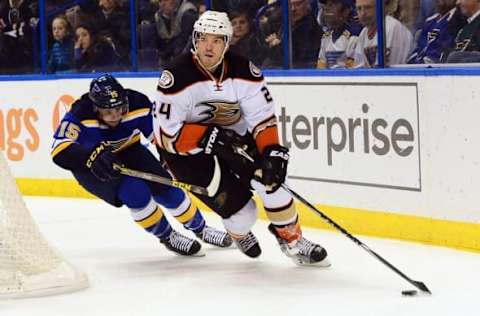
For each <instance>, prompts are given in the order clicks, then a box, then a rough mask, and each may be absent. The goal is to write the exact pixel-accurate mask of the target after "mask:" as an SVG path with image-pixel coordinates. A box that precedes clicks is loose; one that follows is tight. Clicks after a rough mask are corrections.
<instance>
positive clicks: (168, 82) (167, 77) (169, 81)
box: [158, 70, 175, 89]
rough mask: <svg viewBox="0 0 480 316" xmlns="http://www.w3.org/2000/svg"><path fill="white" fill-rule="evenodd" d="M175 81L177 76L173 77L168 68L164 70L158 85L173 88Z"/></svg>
mask: <svg viewBox="0 0 480 316" xmlns="http://www.w3.org/2000/svg"><path fill="white" fill-rule="evenodd" d="M174 83H175V78H174V77H173V74H172V73H171V72H170V71H168V70H164V71H163V72H162V75H161V76H160V79H158V86H159V87H160V88H162V89H168V88H171V87H172V86H173V84H174Z"/></svg>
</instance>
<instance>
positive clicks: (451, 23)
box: [0, 0, 480, 74]
mask: <svg viewBox="0 0 480 316" xmlns="http://www.w3.org/2000/svg"><path fill="white" fill-rule="evenodd" d="M384 1H385V2H384V4H385V15H386V17H385V23H384V24H385V29H384V33H385V37H384V38H385V47H386V49H385V56H384V60H385V65H387V66H393V65H402V64H430V63H466V62H480V17H478V16H479V15H480V0H384ZM281 2H282V1H274V0H212V1H211V5H212V9H214V10H218V11H226V12H227V13H228V14H229V17H230V19H231V21H232V25H233V30H234V33H233V38H232V41H231V47H230V49H231V50H232V51H234V52H237V53H239V54H241V55H243V56H245V57H247V58H249V59H251V60H252V61H253V62H254V63H255V64H257V65H258V66H259V67H262V68H270V69H272V68H273V69H275V68H282V67H283V66H284V64H285V59H284V57H285V56H284V51H285V50H284V43H283V41H284V39H283V35H284V29H283V28H284V23H283V11H282V5H281ZM375 2H376V1H375V0H290V23H291V33H290V34H291V50H290V51H291V53H290V57H291V66H292V68H321V69H322V68H329V69H334V68H360V67H377V66H378V59H379V56H378V49H377V42H378V41H377V20H376V3H375ZM135 7H136V16H135V21H136V25H135V28H134V30H135V32H136V35H137V36H136V39H135V40H136V41H134V43H136V50H135V54H136V57H137V62H138V69H139V70H158V69H161V68H162V67H163V66H164V65H166V64H168V63H169V62H171V61H172V59H173V58H175V57H176V56H178V55H180V54H182V53H184V52H187V51H189V50H190V48H191V45H192V43H191V31H192V28H193V24H194V22H195V20H196V19H197V18H198V16H199V14H201V13H202V12H203V11H205V9H206V8H205V3H204V1H203V0H136V1H135ZM130 11H131V10H130V1H129V0H76V1H73V0H46V20H47V21H46V23H47V31H48V33H47V56H46V58H47V59H46V60H47V71H48V72H49V73H59V72H99V71H124V70H125V71H127V70H130V69H131V67H132V27H131V23H132V21H134V20H132V19H131V12H130ZM38 12H39V8H38V0H2V1H0V73H3V74H9V73H28V72H32V71H35V70H38V68H39V67H40V28H39V19H38V16H39V14H38Z"/></svg>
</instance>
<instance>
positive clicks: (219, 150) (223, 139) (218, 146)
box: [198, 125, 244, 157]
mask: <svg viewBox="0 0 480 316" xmlns="http://www.w3.org/2000/svg"><path fill="white" fill-rule="evenodd" d="M243 143H244V139H243V138H242V136H240V135H238V134H237V133H236V132H235V131H233V130H231V129H225V128H221V127H219V126H215V125H213V126H210V127H209V128H208V129H207V131H206V132H205V134H204V135H203V137H202V139H201V140H200V142H199V143H198V146H199V147H200V148H203V149H204V152H205V154H207V155H217V156H219V157H228V156H229V155H232V154H234V150H233V148H234V147H235V146H242V145H243Z"/></svg>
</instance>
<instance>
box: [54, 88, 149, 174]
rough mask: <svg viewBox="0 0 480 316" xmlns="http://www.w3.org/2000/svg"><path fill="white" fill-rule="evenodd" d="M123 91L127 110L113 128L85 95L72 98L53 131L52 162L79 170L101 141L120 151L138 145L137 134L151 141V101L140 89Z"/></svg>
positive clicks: (69, 168) (138, 136)
mask: <svg viewBox="0 0 480 316" xmlns="http://www.w3.org/2000/svg"><path fill="white" fill-rule="evenodd" d="M126 93H127V97H128V101H129V111H128V113H127V114H125V115H124V116H123V118H122V121H121V122H120V123H119V124H118V125H117V126H116V127H114V128H111V127H109V126H108V125H106V124H105V123H103V122H102V121H101V120H99V119H98V117H97V115H96V113H95V112H94V105H93V102H92V101H91V100H90V99H89V97H88V94H84V95H82V97H81V98H80V99H79V100H77V101H75V102H74V103H73V105H72V107H71V109H70V111H69V112H67V113H66V114H65V116H64V117H63V119H62V121H61V122H60V124H59V126H58V128H57V130H56V131H55V134H54V137H53V138H54V141H53V145H52V151H51V156H52V159H53V161H54V162H55V163H56V164H57V165H59V166H60V167H62V168H65V169H68V170H72V171H81V170H82V169H84V168H85V167H84V164H85V161H86V159H87V157H88V155H89V154H90V152H91V151H92V150H93V148H94V147H95V146H96V145H98V143H100V142H102V141H103V142H106V143H107V144H109V145H110V146H112V148H113V150H114V151H118V152H121V151H122V150H123V149H125V148H127V147H129V146H131V145H133V144H139V142H140V137H141V134H143V135H144V136H145V138H147V139H148V140H152V139H153V130H152V119H151V111H152V103H151V102H150V100H149V99H148V98H147V96H145V95H144V94H142V93H140V92H137V91H134V90H130V89H126Z"/></svg>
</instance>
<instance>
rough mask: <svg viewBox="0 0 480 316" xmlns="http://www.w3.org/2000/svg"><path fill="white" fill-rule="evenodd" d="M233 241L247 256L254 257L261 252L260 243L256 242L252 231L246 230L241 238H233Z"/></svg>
mask: <svg viewBox="0 0 480 316" xmlns="http://www.w3.org/2000/svg"><path fill="white" fill-rule="evenodd" d="M233 241H234V242H235V244H236V245H237V247H238V249H240V251H241V252H243V253H244V254H246V255H247V256H249V257H250V258H256V257H258V256H260V254H261V253H262V249H260V245H259V244H258V240H257V237H255V235H254V234H252V232H248V234H246V235H245V236H243V237H242V238H233Z"/></svg>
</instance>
